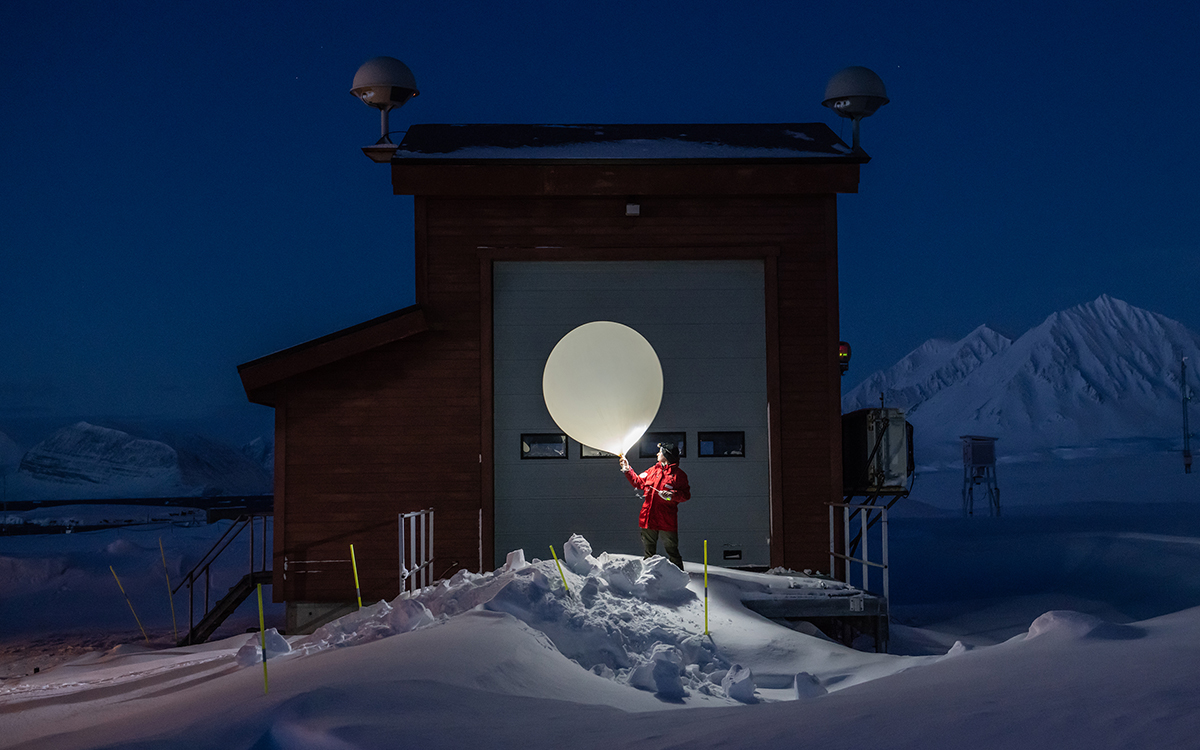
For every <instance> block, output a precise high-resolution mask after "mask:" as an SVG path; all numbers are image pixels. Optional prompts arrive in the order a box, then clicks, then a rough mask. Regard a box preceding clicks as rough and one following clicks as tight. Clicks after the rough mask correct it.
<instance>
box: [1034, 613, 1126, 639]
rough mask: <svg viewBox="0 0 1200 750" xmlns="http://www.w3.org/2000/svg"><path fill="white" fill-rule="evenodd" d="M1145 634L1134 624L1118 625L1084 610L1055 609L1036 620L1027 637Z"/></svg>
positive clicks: (1100, 636)
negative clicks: (1083, 611)
mask: <svg viewBox="0 0 1200 750" xmlns="http://www.w3.org/2000/svg"><path fill="white" fill-rule="evenodd" d="M1143 635H1145V631H1143V630H1142V629H1141V628H1137V627H1134V626H1132V625H1117V624H1116V623H1112V622H1109V621H1108V620H1102V619H1100V618H1099V617H1094V616H1092V615H1088V614H1084V613H1082V612H1072V611H1070V610H1054V611H1052V612H1047V613H1046V614H1044V615H1042V616H1041V617H1039V618H1037V619H1036V620H1034V621H1033V624H1032V625H1030V626H1029V633H1028V634H1027V635H1026V636H1025V639H1026V640H1032V639H1034V638H1039V637H1043V636H1053V637H1058V638H1067V639H1070V640H1083V639H1097V640H1108V641H1123V640H1133V639H1135V638H1141V637H1142V636H1143Z"/></svg>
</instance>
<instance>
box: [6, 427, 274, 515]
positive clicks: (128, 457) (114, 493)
mask: <svg viewBox="0 0 1200 750" xmlns="http://www.w3.org/2000/svg"><path fill="white" fill-rule="evenodd" d="M9 480H10V484H9V491H10V492H11V493H12V495H13V496H15V497H17V498H21V499H41V500H48V499H71V500H75V499H94V498H103V499H108V498H137V497H172V496H194V495H233V494H253V495H258V494H270V492H271V477H270V474H269V473H268V472H267V471H265V470H264V469H263V468H262V467H261V466H260V465H258V464H257V463H256V462H255V461H254V460H252V459H251V458H250V457H248V456H246V455H245V454H244V453H242V452H241V451H238V450H236V449H234V448H231V447H229V446H227V445H225V444H223V443H219V442H217V441H214V440H210V439H208V438H204V437H200V436H197V435H187V434H176V435H161V436H145V435H143V436H138V435H134V434H130V433H129V432H125V431H122V430H118V429H113V428H110V427H100V426H97V425H93V424H90V423H88V422H78V423H76V424H73V425H71V426H69V427H64V428H62V429H60V430H57V431H56V432H55V433H54V434H52V435H51V436H50V437H48V438H46V439H45V440H43V441H41V442H40V443H38V444H37V445H35V446H34V447H33V448H31V449H30V450H29V451H28V452H27V453H25V455H24V458H22V459H21V462H20V467H19V468H18V469H17V471H16V472H15V474H13V475H12V476H11V477H10V478H9Z"/></svg>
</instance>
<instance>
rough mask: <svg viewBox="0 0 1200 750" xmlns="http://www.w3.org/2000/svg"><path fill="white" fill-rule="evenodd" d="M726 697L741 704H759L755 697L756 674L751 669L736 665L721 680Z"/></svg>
mask: <svg viewBox="0 0 1200 750" xmlns="http://www.w3.org/2000/svg"><path fill="white" fill-rule="evenodd" d="M721 687H722V688H724V689H725V695H728V696H729V697H730V698H732V699H734V700H735V701H739V702H741V703H757V702H758V699H757V698H755V697H754V673H753V672H751V671H750V668H749V667H743V666H742V665H741V664H734V665H733V666H732V667H730V668H729V671H728V672H726V673H725V677H724V678H723V679H722V680H721Z"/></svg>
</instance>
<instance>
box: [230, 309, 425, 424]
mask: <svg viewBox="0 0 1200 750" xmlns="http://www.w3.org/2000/svg"><path fill="white" fill-rule="evenodd" d="M428 330H429V325H428V324H427V323H426V322H425V313H424V311H422V310H421V308H420V307H419V306H417V305H410V306H409V307H405V308H403V309H401V310H397V311H395V312H391V313H388V314H386V315H381V316H379V317H378V318H373V319H372V320H368V321H365V322H363V323H359V324H358V325H354V326H351V327H349V328H344V329H342V330H340V331H337V332H335V333H331V334H328V335H326V336H322V337H320V338H316V339H313V340H312V341H306V342H304V343H303V344H297V345H296V346H293V347H289V348H287V349H284V350H282V351H278V352H275V353H274V354H268V355H267V356H265V357H259V358H258V359H256V360H253V361H250V362H247V363H245V364H242V365H238V375H239V376H240V377H241V379H242V388H244V389H245V391H246V396H247V398H249V399H250V401H252V402H253V403H256V404H265V405H267V406H274V405H275V392H274V387H273V386H274V385H275V384H276V383H278V382H280V381H281V380H286V379H287V378H290V377H292V376H294V375H299V374H300V373H303V372H307V371H309V370H312V369H315V368H317V367H321V366H322V365H327V364H331V363H333V362H337V361H338V360H341V359H345V358H346V357H350V356H353V355H355V354H361V353H362V352H365V351H368V350H370V349H374V348H376V347H378V346H383V345H384V344H390V343H392V342H394V341H399V340H401V339H404V338H408V337H409V336H413V335H416V334H418V333H421V332H422V331H428Z"/></svg>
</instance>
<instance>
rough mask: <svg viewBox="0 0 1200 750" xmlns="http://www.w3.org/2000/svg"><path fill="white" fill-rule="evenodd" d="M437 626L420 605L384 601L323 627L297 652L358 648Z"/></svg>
mask: <svg viewBox="0 0 1200 750" xmlns="http://www.w3.org/2000/svg"><path fill="white" fill-rule="evenodd" d="M434 622H435V618H434V616H433V615H432V614H430V612H429V610H428V609H426V608H425V605H423V604H421V603H420V602H418V601H414V600H412V599H396V600H395V601H393V602H392V603H391V604H388V603H387V602H384V601H381V602H377V603H375V604H372V605H371V606H369V607H363V608H362V609H360V610H358V611H357V612H353V613H351V614H348V615H346V616H344V617H340V618H338V619H337V620H334V621H333V622H331V623H329V624H327V625H322V626H321V627H319V628H317V630H316V631H315V632H314V633H313V634H312V635H310V636H307V637H305V638H303V639H302V640H300V641H298V642H297V643H296V650H297V651H303V652H304V653H306V654H308V653H312V652H314V651H323V650H325V649H329V648H339V647H342V646H356V645H358V644H361V643H370V642H371V641H377V640H379V639H381V638H387V637H389V636H393V635H399V634H400V633H409V632H412V631H414V630H418V629H420V628H424V627H428V626H429V625H432V624H433V623H434Z"/></svg>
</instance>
